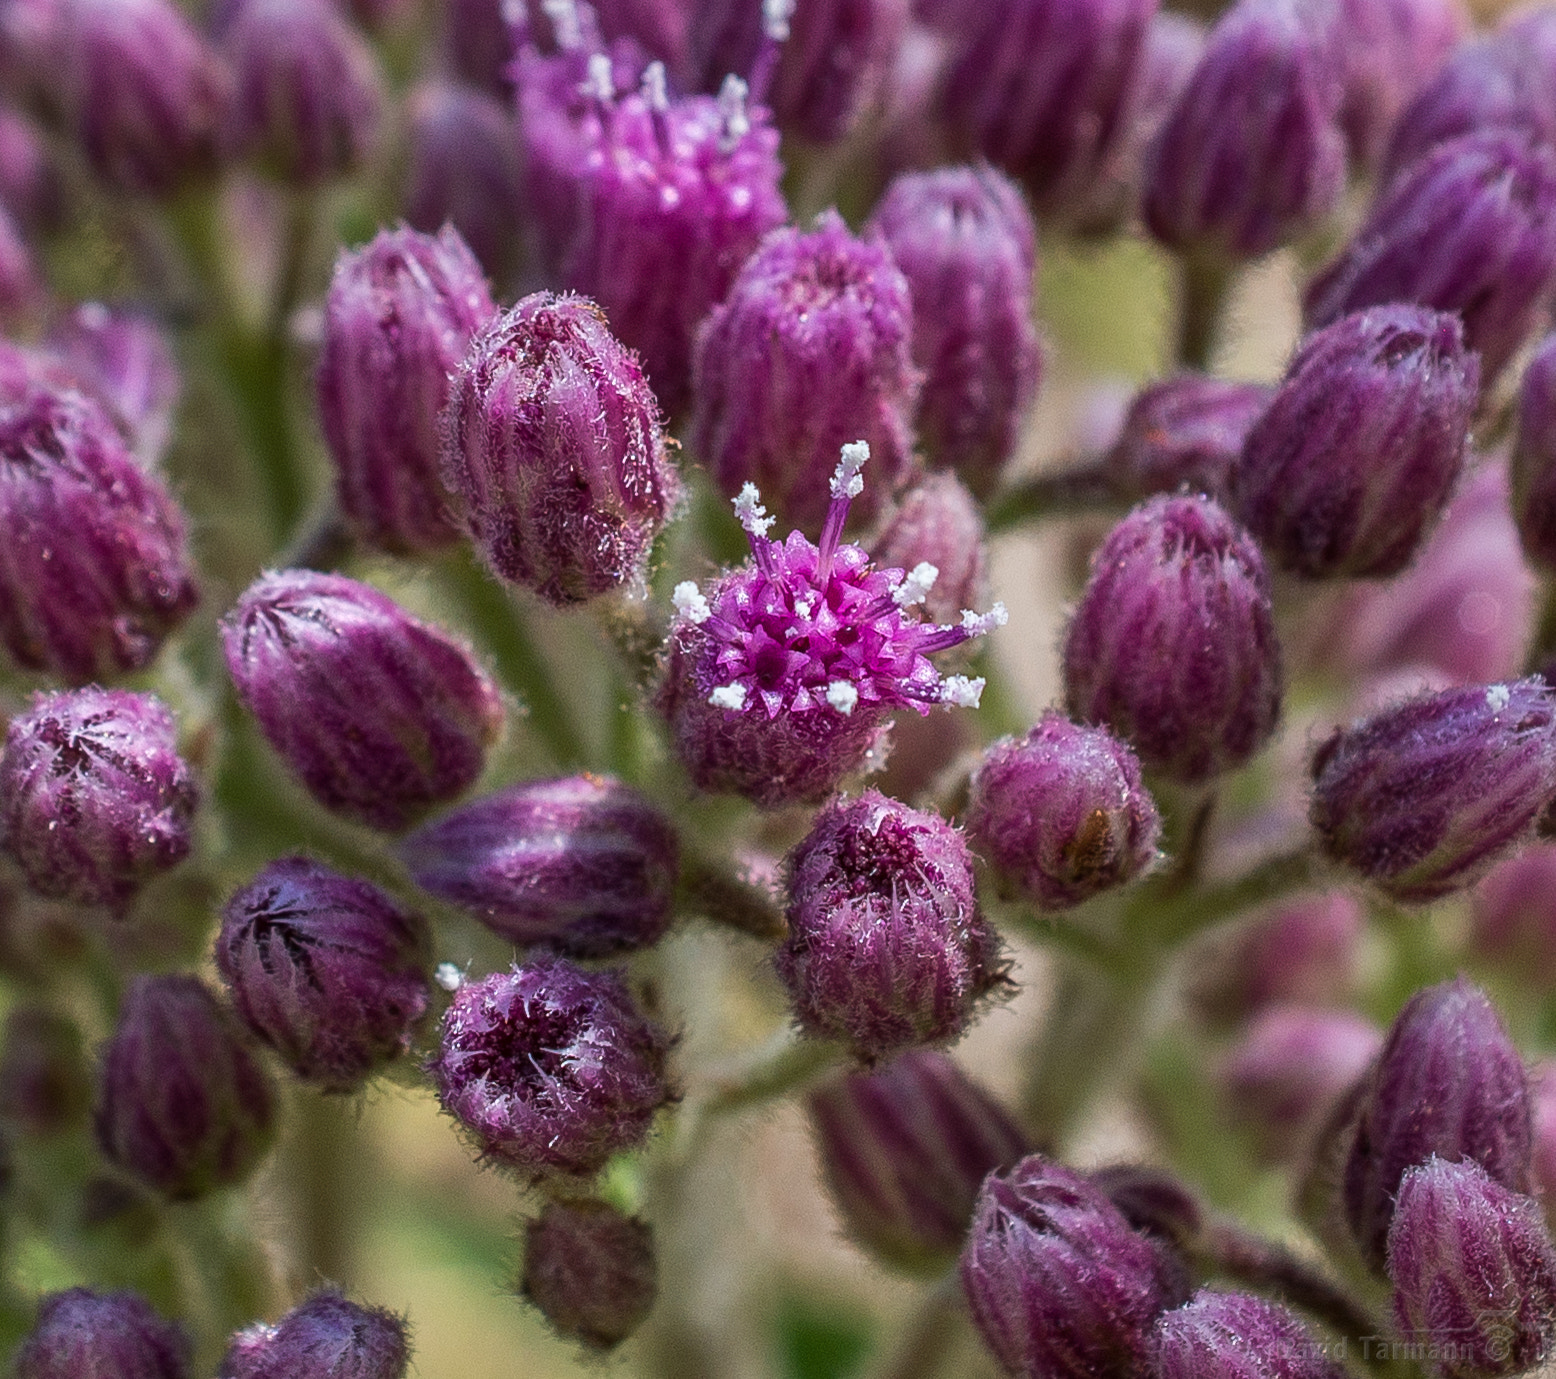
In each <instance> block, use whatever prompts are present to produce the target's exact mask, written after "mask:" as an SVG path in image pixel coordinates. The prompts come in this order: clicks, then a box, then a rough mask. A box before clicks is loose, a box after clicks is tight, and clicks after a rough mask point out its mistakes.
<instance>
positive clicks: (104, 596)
mask: <svg viewBox="0 0 1556 1379" xmlns="http://www.w3.org/2000/svg"><path fill="white" fill-rule="evenodd" d="M0 535H3V538H4V540H3V544H4V547H5V549H6V554H5V556H4V557H3V558H0V638H3V639H4V642H5V645H6V648H7V649H8V650H9V651H10V653H11V655H12V656H13V657H14V658H15V659H16V661H17V662H19V663H20V664H21V665H24V666H28V667H31V668H34V669H38V670H49V671H52V672H53V673H54V674H56V675H60V676H64V677H66V678H68V679H71V680H77V681H86V680H92V679H96V678H98V677H104V678H106V677H108V676H112V675H114V674H116V673H119V672H122V671H126V670H140V669H143V668H144V667H145V666H147V665H149V664H150V663H151V661H152V658H153V657H155V655H156V654H157V648H158V647H159V646H160V645H161V644H162V639H163V638H164V637H165V636H167V634H168V633H169V632H171V631H172V630H173V628H175V627H176V626H178V624H179V623H180V622H182V621H183V619H184V617H185V616H186V615H187V614H188V613H189V611H190V610H191V609H192V608H193V607H194V605H195V603H196V602H197V600H198V595H197V594H196V592H195V586H194V581H193V579H192V578H191V574H190V569H189V559H188V553H187V551H186V548H185V538H184V520H183V515H182V514H181V513H180V512H179V510H178V507H177V505H176V504H175V503H174V502H173V500H172V499H171V498H170V497H169V496H168V494H167V492H166V490H164V489H163V487H162V485H161V484H160V483H158V482H157V480H156V479H155V478H153V477H152V476H150V475H149V474H147V473H146V472H145V471H144V470H143V469H142V468H141V467H140V466H139V465H137V464H136V463H135V461H134V459H133V458H132V457H131V456H130V454H129V452H128V451H127V450H126V449H125V448H124V443H123V441H122V440H121V439H120V437H119V434H118V433H117V432H116V431H115V430H114V427H113V423H112V422H111V421H110V420H109V419H108V418H107V416H105V415H104V414H103V412H102V411H101V410H100V409H99V408H98V407H97V406H96V405H95V404H94V403H91V402H89V401H88V400H87V399H86V398H85V397H83V396H81V395H79V394H77V393H73V392H68V391H64V390H61V389H58V388H55V387H53V386H52V385H50V384H48V383H46V382H43V381H35V380H31V379H29V380H27V381H25V382H24V383H21V384H20V385H19V386H18V387H16V388H15V389H14V390H13V389H11V388H9V387H7V388H6V389H4V390H3V395H0Z"/></svg>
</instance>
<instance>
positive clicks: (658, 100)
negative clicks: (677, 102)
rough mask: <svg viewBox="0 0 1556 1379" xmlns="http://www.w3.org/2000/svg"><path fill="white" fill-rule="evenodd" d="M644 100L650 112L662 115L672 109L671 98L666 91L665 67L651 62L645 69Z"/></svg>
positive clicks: (659, 63)
mask: <svg viewBox="0 0 1556 1379" xmlns="http://www.w3.org/2000/svg"><path fill="white" fill-rule="evenodd" d="M643 99H644V100H645V101H647V102H648V108H649V109H650V110H656V111H659V112H661V113H663V112H664V111H666V110H668V109H669V108H670V96H669V94H668V92H667V91H666V89H665V65H664V63H662V62H651V63H649V64H648V66H647V67H645V68H644V69H643Z"/></svg>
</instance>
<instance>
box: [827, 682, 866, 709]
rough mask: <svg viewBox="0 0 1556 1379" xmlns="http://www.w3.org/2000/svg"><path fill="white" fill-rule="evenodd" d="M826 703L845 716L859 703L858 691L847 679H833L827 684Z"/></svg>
mask: <svg viewBox="0 0 1556 1379" xmlns="http://www.w3.org/2000/svg"><path fill="white" fill-rule="evenodd" d="M827 703H829V704H830V705H832V707H833V708H834V709H836V710H837V711H838V712H839V713H840V714H842V715H843V717H844V718H847V717H848V715H849V714H851V713H852V712H853V711H854V706H855V705H856V704H858V703H859V691H858V690H857V689H856V688H855V687H854V686H853V685H850V684H849V683H848V681H847V680H834V681H833V682H832V683H831V684H830V685H828V686H827Z"/></svg>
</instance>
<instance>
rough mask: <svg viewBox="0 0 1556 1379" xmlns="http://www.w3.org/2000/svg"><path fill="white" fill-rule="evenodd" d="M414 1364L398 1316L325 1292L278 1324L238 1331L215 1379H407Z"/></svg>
mask: <svg viewBox="0 0 1556 1379" xmlns="http://www.w3.org/2000/svg"><path fill="white" fill-rule="evenodd" d="M410 1359H411V1344H410V1338H409V1337H408V1336H407V1335H406V1329H405V1323H404V1322H402V1321H401V1320H400V1319H399V1318H398V1317H397V1316H395V1315H394V1314H393V1313H392V1312H386V1311H384V1310H383V1309H382V1308H378V1307H359V1306H358V1305H357V1304H356V1303H354V1302H348V1301H347V1300H346V1299H345V1298H344V1297H342V1296H341V1295H340V1294H339V1293H337V1292H335V1291H334V1290H333V1289H325V1290H324V1291H323V1292H319V1293H315V1294H314V1295H313V1296H312V1297H311V1298H309V1299H308V1300H307V1301H306V1302H301V1303H299V1304H298V1305H297V1306H296V1307H294V1308H293V1309H292V1310H291V1311H290V1312H288V1313H287V1314H286V1315H285V1316H284V1317H282V1318H281V1320H280V1321H278V1322H274V1323H266V1322H260V1323H257V1324H256V1325H254V1326H251V1327H248V1328H247V1329H246V1330H243V1331H240V1332H238V1334H237V1335H236V1336H234V1337H233V1338H232V1344H231V1346H230V1347H228V1350H227V1355H226V1358H224V1359H223V1360H222V1363H221V1368H220V1370H218V1372H217V1379H405V1374H406V1370H407V1368H408V1367H409V1365H410Z"/></svg>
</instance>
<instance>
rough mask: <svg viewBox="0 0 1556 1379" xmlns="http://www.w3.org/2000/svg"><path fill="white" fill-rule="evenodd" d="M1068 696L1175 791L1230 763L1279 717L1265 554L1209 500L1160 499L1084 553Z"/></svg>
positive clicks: (1069, 649) (1075, 709) (1069, 643)
mask: <svg viewBox="0 0 1556 1379" xmlns="http://www.w3.org/2000/svg"><path fill="white" fill-rule="evenodd" d="M1064 685H1065V699H1066V702H1067V704H1068V706H1069V710H1070V713H1071V714H1072V715H1073V716H1074V717H1075V718H1076V719H1078V720H1080V721H1081V722H1085V723H1101V724H1106V725H1107V726H1108V727H1110V728H1111V729H1112V730H1113V731H1114V732H1115V733H1117V734H1118V735H1119V736H1120V737H1122V738H1124V739H1125V740H1126V741H1128V743H1129V744H1130V745H1131V746H1132V747H1133V748H1134V749H1135V751H1136V752H1138V753H1139V755H1140V759H1141V761H1143V762H1144V763H1145V764H1146V766H1148V767H1151V768H1153V769H1155V770H1159V771H1161V772H1162V773H1163V774H1164V775H1168V776H1171V777H1174V778H1175V779H1178V780H1184V781H1198V780H1204V779H1206V778H1207V777H1209V776H1213V775H1216V774H1218V773H1219V772H1222V771H1225V770H1228V769H1230V768H1231V767H1234V766H1239V765H1241V764H1242V763H1243V762H1245V761H1246V760H1248V758H1249V757H1251V756H1252V755H1253V754H1254V753H1255V752H1256V751H1258V750H1259V748H1260V747H1262V746H1263V745H1264V743H1265V740H1266V739H1267V738H1268V737H1269V736H1270V734H1271V733H1272V732H1273V731H1274V730H1275V724H1276V722H1277V720H1278V719H1279V717H1280V704H1281V664H1280V645H1279V643H1278V642H1277V641H1276V639H1275V620H1274V614H1273V613H1272V611H1271V608H1270V587H1269V577H1268V575H1267V574H1266V573H1265V569H1264V558H1263V556H1261V555H1260V553H1259V548H1258V547H1257V546H1256V545H1255V544H1254V543H1253V540H1252V538H1251V537H1249V535H1248V534H1247V533H1246V532H1245V531H1243V529H1242V528H1241V527H1239V526H1238V525H1237V524H1236V523H1235V522H1233V521H1232V519H1231V518H1230V517H1228V516H1227V514H1226V513H1225V511H1223V510H1222V508H1221V507H1220V505H1219V504H1217V503H1215V502H1214V501H1212V500H1211V499H1209V498H1199V497H1187V496H1185V497H1173V498H1168V497H1159V498H1152V499H1150V500H1149V501H1147V502H1145V503H1142V504H1141V505H1140V506H1139V507H1137V508H1136V509H1135V510H1134V511H1133V512H1131V513H1130V514H1129V515H1128V516H1127V517H1125V518H1124V520H1123V521H1122V522H1120V523H1119V524H1118V525H1117V526H1116V527H1114V528H1113V530H1112V532H1111V533H1110V534H1109V535H1108V537H1107V539H1106V540H1105V541H1104V542H1103V543H1102V545H1101V546H1100V547H1099V548H1098V550H1097V551H1096V553H1095V554H1094V555H1093V556H1092V562H1091V579H1090V580H1089V581H1088V583H1087V585H1086V590H1085V592H1084V593H1083V594H1082V595H1081V600H1080V603H1079V605H1078V606H1077V607H1076V610H1075V616H1074V617H1073V618H1072V619H1071V621H1070V626H1069V630H1068V632H1067V633H1066V634H1065V641H1064Z"/></svg>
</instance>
